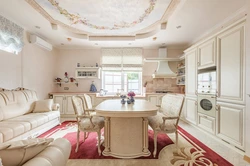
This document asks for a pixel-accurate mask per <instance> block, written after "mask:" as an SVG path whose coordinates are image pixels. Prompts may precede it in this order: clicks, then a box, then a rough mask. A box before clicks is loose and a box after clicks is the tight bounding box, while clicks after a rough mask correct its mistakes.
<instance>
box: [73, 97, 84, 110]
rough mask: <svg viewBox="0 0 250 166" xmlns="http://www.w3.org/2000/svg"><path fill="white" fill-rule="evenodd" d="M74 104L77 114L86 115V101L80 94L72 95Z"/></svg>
mask: <svg viewBox="0 0 250 166" xmlns="http://www.w3.org/2000/svg"><path fill="white" fill-rule="evenodd" d="M72 104H73V108H74V111H75V114H76V115H84V114H85V112H84V101H83V98H82V97H80V96H72Z"/></svg>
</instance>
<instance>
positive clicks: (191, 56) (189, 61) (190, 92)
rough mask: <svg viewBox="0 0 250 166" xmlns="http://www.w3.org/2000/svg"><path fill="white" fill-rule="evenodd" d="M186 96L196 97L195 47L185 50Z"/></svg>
mask: <svg viewBox="0 0 250 166" xmlns="http://www.w3.org/2000/svg"><path fill="white" fill-rule="evenodd" d="M185 64H186V67H185V71H186V79H185V80H186V81H185V83H186V90H185V91H186V96H190V97H197V96H196V94H197V49H196V48H192V49H191V50H189V51H188V52H185Z"/></svg>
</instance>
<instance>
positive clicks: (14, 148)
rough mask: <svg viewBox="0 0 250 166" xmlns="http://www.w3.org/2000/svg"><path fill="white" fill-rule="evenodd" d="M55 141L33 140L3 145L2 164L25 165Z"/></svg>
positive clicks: (48, 139)
mask: <svg viewBox="0 0 250 166" xmlns="http://www.w3.org/2000/svg"><path fill="white" fill-rule="evenodd" d="M53 140H54V139H53V138H33V139H27V140H20V141H14V142H9V143H3V144H4V145H3V146H1V148H2V149H1V150H0V156H1V158H2V164H3V165H6V166H7V165H8V166H19V165H23V164H24V163H25V162H27V161H28V160H30V159H32V158H33V157H35V156H36V155H37V154H38V153H40V152H41V151H43V150H44V149H45V148H46V147H47V146H48V145H49V144H50V143H51V142H52V141H53ZM6 145H9V146H6ZM3 147H6V148H3Z"/></svg>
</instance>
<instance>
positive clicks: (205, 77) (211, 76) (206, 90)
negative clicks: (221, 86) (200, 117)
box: [198, 70, 217, 117]
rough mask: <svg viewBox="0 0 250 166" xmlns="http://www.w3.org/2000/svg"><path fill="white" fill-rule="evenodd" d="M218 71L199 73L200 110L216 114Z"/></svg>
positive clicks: (207, 113) (208, 113)
mask: <svg viewBox="0 0 250 166" xmlns="http://www.w3.org/2000/svg"><path fill="white" fill-rule="evenodd" d="M216 87H217V86H216V71H214V70H213V71H207V72H203V73H199V74H198V112H200V113H203V114H206V115H209V116H212V117H215V115H216V108H215V107H216V89H217V88H216Z"/></svg>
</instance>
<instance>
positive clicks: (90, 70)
mask: <svg viewBox="0 0 250 166" xmlns="http://www.w3.org/2000/svg"><path fill="white" fill-rule="evenodd" d="M76 78H98V79H100V68H99V67H77V68H76Z"/></svg>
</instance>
